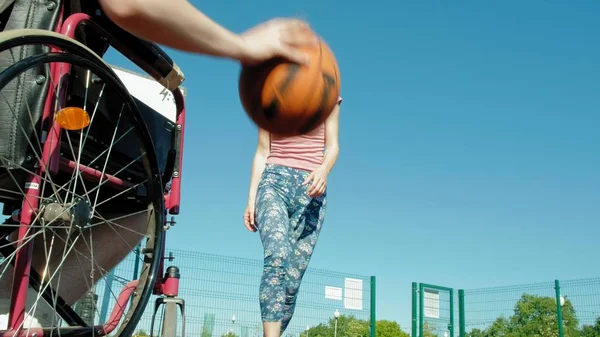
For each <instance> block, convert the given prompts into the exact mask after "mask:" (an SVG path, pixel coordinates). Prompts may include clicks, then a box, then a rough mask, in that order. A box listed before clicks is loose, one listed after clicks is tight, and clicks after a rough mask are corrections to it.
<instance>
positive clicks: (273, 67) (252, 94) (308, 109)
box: [239, 39, 340, 136]
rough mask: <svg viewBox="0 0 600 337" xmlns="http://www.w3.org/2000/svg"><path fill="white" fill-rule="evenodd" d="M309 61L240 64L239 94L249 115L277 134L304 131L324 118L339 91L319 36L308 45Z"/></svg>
mask: <svg viewBox="0 0 600 337" xmlns="http://www.w3.org/2000/svg"><path fill="white" fill-rule="evenodd" d="M303 51H305V52H307V53H308V54H309V56H310V61H309V64H307V65H299V64H296V63H290V62H287V61H285V60H281V59H274V60H271V61H268V62H265V63H262V64H258V65H253V66H244V67H242V71H241V73H240V78H239V95H240V100H241V103H242V106H243V108H244V110H245V111H246V113H247V114H248V116H249V117H250V119H252V121H253V122H254V123H255V124H256V125H257V126H259V127H260V128H262V129H264V130H266V131H268V132H270V133H273V134H277V135H280V136H294V135H300V134H305V133H308V132H310V131H312V130H314V129H315V128H316V127H317V126H319V125H321V123H323V122H325V120H326V119H327V117H329V115H330V114H331V111H332V110H333V108H334V107H335V105H336V104H337V100H338V97H339V95H340V73H339V68H338V64H337V61H336V59H335V56H334V54H333V52H332V51H331V49H330V48H329V46H328V45H327V43H325V41H323V39H320V40H319V43H318V44H317V45H316V46H314V47H311V48H310V49H304V50H303Z"/></svg>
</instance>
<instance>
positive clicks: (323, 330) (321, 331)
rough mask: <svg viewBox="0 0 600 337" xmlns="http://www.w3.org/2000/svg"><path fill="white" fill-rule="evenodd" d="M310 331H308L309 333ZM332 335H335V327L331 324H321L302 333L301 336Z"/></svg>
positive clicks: (321, 336) (326, 336)
mask: <svg viewBox="0 0 600 337" xmlns="http://www.w3.org/2000/svg"><path fill="white" fill-rule="evenodd" d="M307 332H308V333H307ZM307 336H308V337H331V336H333V329H332V328H331V327H330V326H329V325H325V324H322V323H321V324H319V325H316V326H313V327H312V328H310V329H308V331H305V332H303V333H302V334H301V337H307Z"/></svg>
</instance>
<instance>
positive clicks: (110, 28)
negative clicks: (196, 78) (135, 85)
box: [82, 16, 185, 91]
mask: <svg viewBox="0 0 600 337" xmlns="http://www.w3.org/2000/svg"><path fill="white" fill-rule="evenodd" d="M82 23H83V24H86V25H87V26H89V27H90V28H92V29H95V30H97V31H98V33H100V34H101V35H102V36H104V37H106V38H107V39H108V42H109V44H110V45H111V46H112V47H113V48H115V49H116V50H118V51H119V52H120V53H121V54H123V55H125V56H126V57H127V58H128V59H129V60H131V61H132V62H133V63H135V64H136V65H137V66H138V67H140V68H141V69H142V70H144V71H145V72H147V73H148V74H149V75H150V76H152V77H153V78H154V79H155V80H156V81H158V82H159V83H160V84H162V85H163V86H164V87H165V88H167V89H169V90H170V91H174V90H175V89H177V88H178V87H179V86H180V85H181V83H182V82H183V81H184V80H185V76H184V74H183V72H182V71H181V69H179V67H178V66H177V65H176V64H175V62H173V60H172V59H171V58H170V57H169V55H167V53H166V52H165V51H164V50H162V49H161V48H160V47H159V46H158V45H156V44H154V43H151V42H148V41H145V40H142V39H140V38H138V37H136V36H135V35H133V34H131V33H129V32H127V31H125V30H123V29H122V28H121V27H119V26H117V25H116V24H115V23H114V22H112V21H111V20H109V19H108V18H106V17H104V16H95V17H94V20H93V22H92V24H89V23H90V22H89V21H88V22H82Z"/></svg>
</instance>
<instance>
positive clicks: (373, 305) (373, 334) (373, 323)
mask: <svg viewBox="0 0 600 337" xmlns="http://www.w3.org/2000/svg"><path fill="white" fill-rule="evenodd" d="M376 283H377V282H376V279H375V276H371V329H370V330H371V331H370V336H371V337H376V336H377V333H376V332H377V316H376V311H377V305H376V303H375V300H376V298H377V297H376V296H375V289H376V288H377V287H376Z"/></svg>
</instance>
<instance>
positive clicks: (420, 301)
mask: <svg viewBox="0 0 600 337" xmlns="http://www.w3.org/2000/svg"><path fill="white" fill-rule="evenodd" d="M423 297H424V296H423V284H422V283H419V337H423V316H424V315H425V307H424V306H423Z"/></svg>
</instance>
